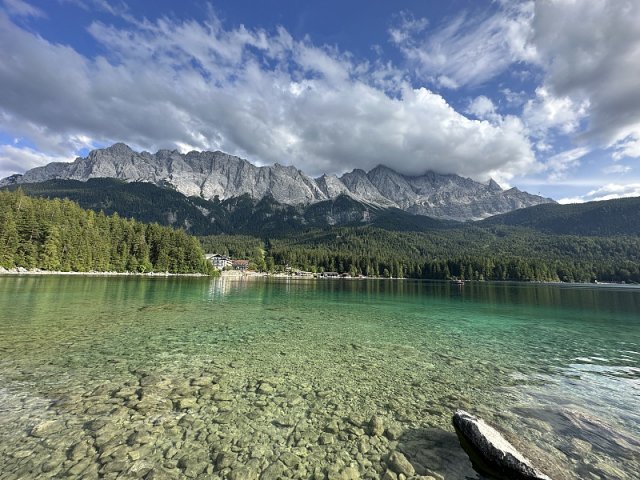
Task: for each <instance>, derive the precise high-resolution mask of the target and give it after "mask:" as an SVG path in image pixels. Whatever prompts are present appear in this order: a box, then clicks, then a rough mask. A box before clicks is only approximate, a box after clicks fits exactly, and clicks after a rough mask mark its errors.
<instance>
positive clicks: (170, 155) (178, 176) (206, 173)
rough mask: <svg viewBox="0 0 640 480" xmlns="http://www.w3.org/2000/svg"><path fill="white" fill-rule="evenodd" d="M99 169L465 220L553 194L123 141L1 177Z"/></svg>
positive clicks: (295, 200) (99, 172)
mask: <svg viewBox="0 0 640 480" xmlns="http://www.w3.org/2000/svg"><path fill="white" fill-rule="evenodd" d="M100 177H109V178H117V179H120V180H124V181H128V182H129V181H142V182H150V183H154V184H156V185H161V186H168V187H170V188H174V189H176V190H177V191H179V192H181V193H183V194H185V195H188V196H194V195H195V196H200V197H203V198H205V199H207V200H209V199H212V198H214V197H216V196H217V197H219V198H220V199H226V198H233V197H237V196H240V195H243V194H248V195H249V196H250V197H251V198H252V199H254V200H259V199H261V198H263V197H265V196H267V195H269V196H271V197H273V199H274V200H275V201H277V202H279V203H283V204H287V205H301V204H302V205H308V204H311V203H315V202H319V201H322V200H329V199H334V198H336V197H338V196H339V195H341V194H346V195H349V196H351V197H353V198H354V199H356V200H358V201H361V202H365V203H369V204H371V205H375V206H380V207H396V208H400V209H402V210H405V211H407V212H410V213H415V214H421V215H428V216H431V217H435V218H442V219H450V220H461V221H464V220H477V219H481V218H485V217H488V216H491V215H496V214H500V213H506V212H509V211H511V210H514V209H517V208H524V207H530V206H533V205H538V204H541V203H549V202H553V200H551V199H549V198H543V197H540V196H537V195H531V194H529V193H526V192H522V191H520V190H518V189H516V188H512V189H509V190H503V189H502V188H500V186H499V185H498V184H497V183H496V182H494V181H493V180H491V181H490V182H489V183H486V184H485V183H480V182H476V181H474V180H471V179H469V178H463V177H460V176H458V175H441V174H438V173H435V172H427V173H426V174H425V175H421V176H415V177H412V176H406V175H402V174H400V173H398V172H396V171H395V170H393V169H391V168H389V167H385V166H382V165H380V166H378V167H376V168H374V169H372V170H371V171H369V172H365V171H364V170H359V169H356V170H353V171H352V172H349V173H345V174H344V175H342V177H337V176H335V175H330V176H329V175H323V176H321V177H318V178H315V179H314V178H311V177H309V176H307V175H305V174H304V173H303V172H302V171H300V170H298V169H297V168H295V167H293V166H282V165H279V164H275V165H273V166H265V167H258V166H255V165H253V164H252V163H250V162H248V161H246V160H243V159H242V158H239V157H235V156H233V155H228V154H226V153H223V152H195V151H193V152H189V153H187V154H181V153H179V152H178V151H176V150H173V151H171V150H160V151H158V152H156V153H155V154H151V153H149V152H135V151H133V150H132V149H131V148H130V147H128V146H127V145H125V144H123V143H116V144H115V145H112V146H111V147H109V148H105V149H99V150H93V151H92V152H90V153H89V155H88V156H87V157H85V158H78V159H76V160H75V161H74V162H72V163H50V164H48V165H45V166H43V167H37V168H34V169H32V170H29V171H27V172H25V173H24V174H23V175H12V176H11V177H7V178H5V179H3V180H0V186H6V185H13V184H20V183H37V182H43V181H46V180H52V179H68V180H80V181H87V180H88V179H90V178H100Z"/></svg>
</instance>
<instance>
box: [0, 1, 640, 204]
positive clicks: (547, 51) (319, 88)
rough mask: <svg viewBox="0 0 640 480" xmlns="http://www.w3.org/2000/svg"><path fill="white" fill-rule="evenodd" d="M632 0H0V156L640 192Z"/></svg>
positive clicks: (14, 169)
mask: <svg viewBox="0 0 640 480" xmlns="http://www.w3.org/2000/svg"><path fill="white" fill-rule="evenodd" d="M638 78H640V2H637V1H634V0H628V1H626V0H617V1H615V2H612V1H608V0H590V1H589V2H575V1H573V0H545V1H539V2H533V1H521V2H518V1H507V0H495V1H491V2H481V1H451V2H435V1H433V2H426V1H421V0H414V1H397V2H387V1H382V0H366V1H365V0H362V1H341V2H337V1H324V2H303V1H298V0H287V1H268V0H264V1H260V2H255V1H248V0H236V1H217V2H209V3H207V2H201V1H181V2H175V1H169V0H156V1H127V0H122V1H111V2H108V1H106V0H42V1H36V0H0V176H1V177H4V176H7V175H10V174H13V173H20V172H23V171H25V170H26V169H29V168H33V167H35V166H39V165H43V164H46V163H48V162H50V161H70V160H73V159H74V158H75V157H77V156H83V155H86V153H87V152H88V151H89V150H91V149H93V148H100V147H104V146H107V145H110V144H112V143H115V142H118V141H122V142H125V143H128V144H129V145H131V146H132V147H133V148H136V149H139V150H148V151H156V150H158V149H160V148H171V149H174V148H175V149H178V150H180V151H183V152H186V151H189V150H194V149H195V150H222V151H225V152H228V153H231V154H235V155H239V156H241V157H243V158H246V159H248V160H250V161H252V162H254V163H256V164H272V163H276V162H277V163H281V164H293V165H296V166H297V167H298V168H300V169H301V170H303V171H304V172H305V173H307V174H310V175H314V176H315V175H320V174H322V173H337V174H340V173H343V172H345V171H349V170H351V169H353V168H363V169H365V170H367V169H370V168H373V167H375V166H376V165H378V164H385V165H388V166H390V167H392V168H395V169H396V170H398V171H400V172H402V173H405V174H410V175H418V174H421V173H424V172H425V171H427V170H435V171H437V172H441V173H457V174H460V175H463V176H468V177H471V178H474V179H476V180H480V181H487V180H488V179H489V178H494V179H496V180H497V181H498V182H499V183H500V184H501V185H503V187H507V186H517V187H518V188H520V189H522V190H526V191H529V192H531V193H540V194H542V195H545V196H551V197H552V198H555V199H557V200H561V201H565V202H566V201H586V200H594V199H605V198H615V197H620V196H640V174H639V173H638V158H639V157H640V88H638V80H637V79H638Z"/></svg>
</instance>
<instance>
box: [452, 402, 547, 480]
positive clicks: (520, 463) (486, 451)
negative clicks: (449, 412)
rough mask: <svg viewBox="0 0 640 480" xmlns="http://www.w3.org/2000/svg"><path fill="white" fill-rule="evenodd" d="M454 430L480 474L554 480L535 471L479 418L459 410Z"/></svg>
mask: <svg viewBox="0 0 640 480" xmlns="http://www.w3.org/2000/svg"><path fill="white" fill-rule="evenodd" d="M453 426H454V427H455V429H456V433H457V434H458V438H459V439H460V444H461V445H462V448H464V450H465V451H466V452H467V454H468V455H469V457H470V458H471V461H472V462H473V464H474V466H475V467H476V469H477V470H479V471H480V472H482V473H485V474H488V475H490V476H492V477H495V478H499V479H502V480H551V479H550V478H549V477H548V476H546V475H545V474H543V473H541V472H539V471H538V470H536V469H535V468H534V467H533V466H532V465H531V462H530V461H529V460H528V459H527V458H525V457H524V456H523V455H522V454H521V453H520V452H518V451H517V450H516V448H515V447H514V446H513V445H511V444H510V443H509V442H508V441H507V440H506V439H505V438H504V437H503V436H502V435H501V434H500V432H498V431H497V430H496V429H495V428H493V427H491V426H490V425H487V424H486V423H485V422H484V421H483V420H481V419H479V418H478V417H475V416H473V415H471V414H470V413H467V412H465V411H464V410H458V411H457V412H456V413H455V415H454V416H453Z"/></svg>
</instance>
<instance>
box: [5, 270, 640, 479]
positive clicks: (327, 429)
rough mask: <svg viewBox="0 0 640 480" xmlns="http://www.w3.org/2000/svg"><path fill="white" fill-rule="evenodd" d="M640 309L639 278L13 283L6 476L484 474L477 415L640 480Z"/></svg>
mask: <svg viewBox="0 0 640 480" xmlns="http://www.w3.org/2000/svg"><path fill="white" fill-rule="evenodd" d="M639 313H640V289H636V288H633V287H613V286H565V285H533V284H531V285H530V284H490V283H475V284H474V283H468V284H466V285H464V286H463V287H462V288H461V287H458V286H455V285H450V284H444V283H424V282H412V281H359V280H352V281H340V280H324V281H286V280H270V281H269V280H265V281H261V280H252V281H245V282H242V281H237V280H235V281H230V280H226V281H225V280H210V279H196V278H170V279H165V278H102V277H64V276H60V277H52V276H43V277H0V478H2V479H4V478H7V479H9V478H37V477H41V478H49V477H54V478H79V477H84V478H142V477H145V476H147V477H148V478H184V477H192V478H229V479H233V478H237V479H244V478H247V479H250V478H259V477H260V478H274V479H275V478H326V477H328V478H380V477H381V476H382V475H383V474H384V472H385V471H386V469H387V468H388V466H387V463H386V462H387V458H388V455H389V453H391V452H392V451H394V450H398V451H400V452H403V453H404V454H405V455H406V457H407V458H408V459H409V460H410V462H411V463H412V465H413V467H414V469H415V470H416V471H417V474H421V475H427V474H428V475H432V476H435V477H436V478H437V477H438V476H441V477H444V478H447V479H449V478H451V479H459V478H470V479H474V478H481V477H479V476H478V474H477V473H475V472H474V470H473V469H472V467H471V464H470V462H469V461H468V459H467V457H466V454H464V452H463V451H462V450H461V449H460V447H459V444H458V441H457V439H456V437H455V434H454V432H453V428H452V427H451V425H450V419H451V415H452V414H453V412H454V411H455V410H456V409H457V408H464V409H467V410H469V411H471V412H473V413H476V414H478V415H480V416H482V417H483V418H485V419H486V420H487V421H488V422H490V423H492V424H493V425H495V426H497V427H498V428H499V429H500V430H501V431H503V432H504V434H505V436H507V437H508V438H509V440H511V441H512V443H514V444H515V445H516V446H517V447H519V448H520V449H521V450H522V451H523V452H524V453H525V454H526V455H527V456H528V457H529V458H531V459H532V460H534V463H536V464H537V465H539V466H540V468H541V469H542V470H544V471H545V472H546V473H548V474H549V475H550V476H552V478H556V479H557V478H560V479H563V478H566V479H574V478H581V479H582V478H585V479H589V478H594V479H597V478H603V479H604V478H606V479H615V478H620V479H631V478H638V476H637V472H638V471H640V315H639ZM374 415H376V416H378V417H379V418H380V420H381V421H382V424H383V427H384V429H385V432H384V434H378V435H375V434H374V432H373V431H372V430H371V428H370V425H369V422H370V419H371V418H372V416H374ZM378 433H379V432H378ZM356 472H357V474H358V475H359V477H356Z"/></svg>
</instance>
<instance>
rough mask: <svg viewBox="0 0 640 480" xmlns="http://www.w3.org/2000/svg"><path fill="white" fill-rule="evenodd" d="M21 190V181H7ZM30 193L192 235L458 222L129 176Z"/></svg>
mask: <svg viewBox="0 0 640 480" xmlns="http://www.w3.org/2000/svg"><path fill="white" fill-rule="evenodd" d="M7 188H9V189H13V190H15V189H16V188H18V186H11V187H7ZM20 188H21V189H22V190H23V191H24V192H25V193H26V194H28V195H32V196H38V197H44V198H61V199H62V198H68V199H70V200H73V201H75V202H77V203H78V204H79V205H80V206H81V207H82V208H87V209H91V210H94V211H95V212H101V211H103V212H104V213H106V214H107V215H110V214H113V213H116V212H117V213H118V214H119V215H120V216H121V217H126V218H135V219H136V220H139V221H141V222H146V223H151V222H157V223H159V224H161V225H168V226H172V227H175V228H183V229H184V230H185V231H186V232H187V233H190V234H192V235H212V234H222V233H228V234H245V235H246V234H248V235H256V236H260V235H264V234H267V235H271V236H274V235H286V234H290V233H297V232H299V231H301V230H305V229H306V230H308V229H311V228H324V227H327V226H331V225H361V224H363V223H366V224H369V225H374V226H379V227H381V228H386V229H390V230H410V231H425V230H428V229H430V228H434V227H440V226H444V225H447V224H457V223H458V222H447V221H443V220H436V219H433V218H430V217H425V216H423V215H413V214H411V213H407V212H405V211H403V210H400V209H397V208H391V209H386V208H380V207H375V206H372V205H367V204H364V203H362V202H359V201H357V200H354V199H353V198H351V197H349V196H346V195H340V196H338V197H336V198H334V199H332V200H326V201H324V202H318V203H314V204H311V205H307V206H292V205H285V204H281V203H278V202H276V201H275V200H274V199H273V197H270V196H265V197H264V198H262V199H261V200H258V201H256V200H252V199H251V197H250V196H249V195H241V196H238V197H233V198H229V199H225V200H219V199H217V198H214V199H212V200H210V201H209V200H204V199H202V198H200V197H185V196H184V195H183V194H181V193H179V192H176V191H175V190H172V189H170V188H161V187H158V186H156V185H153V184H151V183H145V182H129V183H127V182H124V181H121V180H116V179H113V178H93V179H90V180H88V181H86V182H80V181H77V180H49V181H46V182H41V183H26V184H21V185H20Z"/></svg>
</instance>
